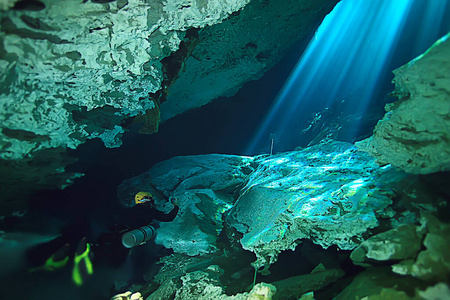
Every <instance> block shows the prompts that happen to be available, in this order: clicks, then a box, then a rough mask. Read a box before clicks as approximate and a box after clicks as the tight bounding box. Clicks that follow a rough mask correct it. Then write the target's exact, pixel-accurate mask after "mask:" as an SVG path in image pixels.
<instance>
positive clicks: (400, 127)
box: [357, 35, 450, 174]
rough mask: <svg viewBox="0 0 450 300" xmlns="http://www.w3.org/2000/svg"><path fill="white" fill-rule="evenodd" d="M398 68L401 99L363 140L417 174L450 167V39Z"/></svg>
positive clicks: (381, 156)
mask: <svg viewBox="0 0 450 300" xmlns="http://www.w3.org/2000/svg"><path fill="white" fill-rule="evenodd" d="M448 37H449V35H447V36H445V37H444V38H442V39H441V40H439V41H438V42H436V43H435V44H434V45H433V46H432V47H431V48H430V49H429V50H428V51H427V52H425V53H424V54H423V55H421V56H419V57H418V58H416V59H415V60H413V61H411V62H410V63H408V64H407V65H404V66H402V67H400V68H398V69H397V70H395V71H394V74H395V79H394V83H395V92H394V94H395V95H396V96H397V97H398V98H399V100H398V101H397V102H395V103H393V104H390V105H388V106H387V107H386V110H387V113H386V115H385V116H384V118H383V119H382V120H380V121H379V122H378V124H377V126H376V128H375V130H374V134H373V136H372V137H370V138H369V139H367V140H364V141H362V142H360V143H357V146H358V147H360V148H361V149H363V150H365V151H368V152H369V153H371V154H372V155H373V156H374V157H376V159H377V160H378V161H379V162H380V163H381V164H392V165H394V166H395V167H397V168H399V169H402V170H404V171H406V172H409V173H414V174H428V173H433V172H439V171H448V170H450V117H449V116H450V40H449V39H448Z"/></svg>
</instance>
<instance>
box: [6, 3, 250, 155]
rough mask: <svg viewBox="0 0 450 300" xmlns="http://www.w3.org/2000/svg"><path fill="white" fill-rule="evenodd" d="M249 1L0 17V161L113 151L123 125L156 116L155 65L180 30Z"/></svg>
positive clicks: (47, 9) (70, 8)
mask: <svg viewBox="0 0 450 300" xmlns="http://www.w3.org/2000/svg"><path fill="white" fill-rule="evenodd" d="M247 2H248V0H230V1H218V0H209V1H189V0H185V1H182V0H169V1H164V2H162V1H157V0H152V1H143V0H128V1H112V2H106V3H95V2H91V1H86V2H83V3H81V1H74V0H68V1H56V0H44V1H42V2H40V3H41V4H42V5H43V7H37V8H36V7H34V6H32V5H31V4H30V5H29V6H26V7H24V8H21V9H14V10H8V11H3V12H0V18H1V32H0V42H1V44H2V47H1V49H0V54H1V55H0V70H1V71H0V81H1V88H0V111H1V113H0V124H1V129H2V132H1V134H0V158H3V159H21V158H23V157H24V156H25V155H27V154H29V153H30V152H34V151H37V150H40V149H47V148H55V147H68V148H76V147H77V146H78V145H79V144H80V143H82V142H84V140H85V139H87V138H95V137H99V138H101V139H102V140H103V141H104V142H105V145H106V146H107V147H117V146H120V139H119V138H118V137H119V136H120V135H121V134H122V133H123V128H122V127H121V126H120V121H121V120H123V119H124V118H127V117H132V116H136V115H139V114H144V113H146V112H147V111H151V110H153V109H157V103H155V101H154V100H152V99H151V98H149V94H152V93H155V92H157V91H158V90H160V89H161V81H162V78H163V74H162V70H161V68H162V65H161V63H160V60H161V59H162V58H164V57H166V56H168V55H170V54H171V53H172V52H173V51H175V50H177V49H178V46H179V44H180V42H181V39H182V38H183V36H184V31H185V30H186V29H187V28H190V27H196V28H201V27H204V26H207V25H212V24H214V23H217V22H220V21H222V20H223V19H224V18H226V17H228V16H229V15H230V14H231V13H233V12H235V11H237V10H239V9H241V8H242V7H243V6H244V5H245V4H247ZM105 110H106V111H105ZM95 113H100V115H101V116H102V117H103V118H98V116H96V115H95Z"/></svg>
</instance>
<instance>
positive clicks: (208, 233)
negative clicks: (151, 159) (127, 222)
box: [119, 154, 253, 256]
mask: <svg viewBox="0 0 450 300" xmlns="http://www.w3.org/2000/svg"><path fill="white" fill-rule="evenodd" d="M252 161H253V158H251V157H242V156H235V155H219V154H210V155H198V156H183V157H174V158H172V159H169V160H167V161H164V162H161V163H159V164H156V165H155V166H153V167H152V168H151V169H150V170H149V171H148V172H146V173H144V174H142V175H140V176H138V177H135V178H132V179H130V180H127V181H125V182H124V183H123V184H122V185H121V186H120V187H119V197H120V198H121V199H123V201H124V202H127V203H133V197H134V195H135V194H136V192H138V191H140V190H146V191H151V192H152V193H153V194H155V196H156V197H157V198H158V201H157V202H158V203H161V204H163V203H164V202H165V200H164V199H168V198H170V199H172V198H177V199H178V201H179V202H180V209H181V212H180V213H179V215H178V216H177V217H176V218H175V220H174V221H172V222H170V223H161V224H160V228H159V229H158V230H157V237H156V241H157V242H158V243H160V244H162V245H164V246H165V247H167V248H172V249H173V250H174V251H175V252H176V253H184V254H187V255H191V256H194V255H199V254H206V253H211V252H214V251H216V250H217V247H216V241H217V238H218V235H219V234H220V232H221V231H222V229H223V213H224V212H225V211H227V210H228V209H230V208H231V206H232V205H233V203H234V201H235V195H234V194H235V191H237V189H238V187H239V186H240V185H242V184H243V183H244V182H245V180H246V178H247V176H248V174H250V173H251V172H252V171H253V168H252V167H251V165H250V164H251V163H252ZM161 192H162V193H163V195H160V196H158V193H161Z"/></svg>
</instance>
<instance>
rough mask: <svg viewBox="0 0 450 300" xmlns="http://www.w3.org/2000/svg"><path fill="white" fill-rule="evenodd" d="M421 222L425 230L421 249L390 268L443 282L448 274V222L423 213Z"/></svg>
mask: <svg viewBox="0 0 450 300" xmlns="http://www.w3.org/2000/svg"><path fill="white" fill-rule="evenodd" d="M421 222H422V226H424V227H425V232H426V235H425V238H424V239H423V246H422V247H423V250H422V251H420V252H419V253H418V255H417V256H416V257H413V258H412V259H409V260H403V261H401V262H400V263H399V264H396V265H394V266H392V270H393V271H394V272H395V273H398V274H401V275H411V276H413V277H416V278H420V279H423V280H441V281H444V282H445V281H446V280H448V277H449V275H450V254H449V253H448V249H449V247H450V241H449V240H448V237H449V236H450V224H446V223H443V222H441V221H439V220H438V219H437V218H436V217H434V216H432V215H430V214H424V216H423V217H422V220H421Z"/></svg>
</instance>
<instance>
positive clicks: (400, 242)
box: [350, 224, 423, 265]
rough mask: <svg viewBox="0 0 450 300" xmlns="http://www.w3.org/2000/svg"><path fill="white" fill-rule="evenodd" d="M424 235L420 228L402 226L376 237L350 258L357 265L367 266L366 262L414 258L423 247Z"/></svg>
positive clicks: (366, 241) (361, 246) (359, 248)
mask: <svg viewBox="0 0 450 300" xmlns="http://www.w3.org/2000/svg"><path fill="white" fill-rule="evenodd" d="M422 236H423V235H422V234H421V232H420V231H419V228H418V226H415V225H412V224H405V225H400V226H399V227H397V228H394V229H391V230H389V231H386V232H383V233H380V234H377V235H374V236H372V237H370V238H368V239H367V240H365V241H363V242H362V243H361V245H359V246H358V248H356V249H355V250H353V252H352V254H351V256H350V258H351V259H352V260H353V262H354V263H356V264H361V265H367V264H365V263H364V261H365V260H367V259H369V260H376V261H385V260H402V259H408V258H413V257H415V256H416V255H417V253H418V252H419V251H420V249H421V247H422Z"/></svg>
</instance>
